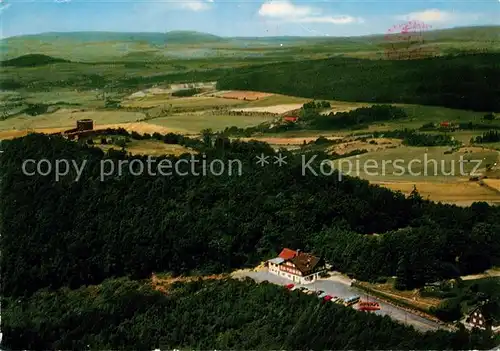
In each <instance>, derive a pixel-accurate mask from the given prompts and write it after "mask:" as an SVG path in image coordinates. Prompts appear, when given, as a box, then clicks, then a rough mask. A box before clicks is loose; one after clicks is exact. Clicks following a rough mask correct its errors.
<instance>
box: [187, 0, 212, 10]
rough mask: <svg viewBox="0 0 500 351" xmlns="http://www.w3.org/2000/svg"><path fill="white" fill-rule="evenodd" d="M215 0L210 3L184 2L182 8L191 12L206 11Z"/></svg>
mask: <svg viewBox="0 0 500 351" xmlns="http://www.w3.org/2000/svg"><path fill="white" fill-rule="evenodd" d="M212 2H213V0H211V1H210V0H208V1H192V0H187V1H183V2H182V3H181V4H180V6H181V7H182V8H184V9H187V10H191V11H205V10H208V9H209V8H210V5H209V3H212Z"/></svg>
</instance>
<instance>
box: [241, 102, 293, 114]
mask: <svg viewBox="0 0 500 351" xmlns="http://www.w3.org/2000/svg"><path fill="white" fill-rule="evenodd" d="M301 107H302V104H285V105H274V106H262V107H243V108H234V109H232V110H231V111H241V112H264V113H276V114H281V113H286V112H289V111H293V110H297V109H299V108H301Z"/></svg>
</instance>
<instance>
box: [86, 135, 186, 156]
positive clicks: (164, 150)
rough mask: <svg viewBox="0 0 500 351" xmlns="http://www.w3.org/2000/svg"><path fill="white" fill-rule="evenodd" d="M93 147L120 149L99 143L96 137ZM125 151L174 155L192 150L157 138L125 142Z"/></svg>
mask: <svg viewBox="0 0 500 351" xmlns="http://www.w3.org/2000/svg"><path fill="white" fill-rule="evenodd" d="M94 146H95V147H98V148H100V149H102V150H103V151H108V150H109V149H111V148H113V149H115V150H120V149H121V147H119V146H116V145H109V144H108V145H103V144H100V143H99V140H98V139H95V143H94ZM125 150H126V151H127V152H130V153H131V154H132V155H151V156H162V155H175V156H179V155H182V154H185V153H193V150H190V149H188V148H185V147H183V146H181V145H174V144H165V143H163V142H161V141H158V140H132V141H131V142H129V143H127V146H126V147H125Z"/></svg>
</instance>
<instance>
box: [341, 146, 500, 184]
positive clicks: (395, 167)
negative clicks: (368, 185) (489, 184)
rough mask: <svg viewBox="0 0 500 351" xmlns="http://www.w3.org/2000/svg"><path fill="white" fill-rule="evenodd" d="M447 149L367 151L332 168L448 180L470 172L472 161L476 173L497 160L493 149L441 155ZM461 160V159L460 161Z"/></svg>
mask: <svg viewBox="0 0 500 351" xmlns="http://www.w3.org/2000/svg"><path fill="white" fill-rule="evenodd" d="M449 150H450V148H449V147H428V148H425V147H407V146H401V147H397V148H389V149H385V150H382V151H374V152H368V153H365V154H363V155H357V156H352V157H348V158H344V159H341V160H336V161H334V162H333V163H334V165H335V167H338V166H339V165H340V166H341V167H342V165H344V168H341V169H342V171H344V172H345V171H350V172H349V174H350V175H354V176H358V177H361V178H364V179H367V180H374V181H382V180H389V179H390V180H394V181H406V180H407V181H417V180H420V181H428V180H429V179H433V180H438V181H450V180H452V179H457V178H461V177H464V176H468V175H470V174H471V172H472V171H473V170H474V168H475V165H476V164H479V168H478V169H477V170H476V173H478V172H482V171H484V169H485V167H486V165H487V164H493V163H495V162H496V160H497V159H498V151H494V150H488V149H484V150H483V149H481V148H462V149H461V150H459V151H457V152H453V153H450V154H445V152H448V151H449ZM462 159H463V161H464V162H461V160H462ZM347 160H349V161H347ZM339 162H342V164H339ZM461 165H462V167H461ZM462 173H463V174H462Z"/></svg>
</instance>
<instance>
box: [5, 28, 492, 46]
mask: <svg viewBox="0 0 500 351" xmlns="http://www.w3.org/2000/svg"><path fill="white" fill-rule="evenodd" d="M385 34H386V33H380V34H374V35H363V36H351V37H330V36H318V37H314V36H273V37H220V36H217V35H213V34H209V33H202V32H196V31H187V30H178V31H170V32H166V33H159V32H142V33H135V32H50V33H40V34H30V35H21V36H14V37H9V38H5V39H2V40H1V41H0V42H4V41H12V40H19V39H26V40H30V39H36V40H39V41H45V42H51V41H55V40H67V41H68V40H69V41H77V42H81V43H88V42H106V41H119V42H136V41H143V42H149V43H151V44H164V43H165V42H170V43H178V44H182V43H209V42H225V41H232V42H235V41H256V42H277V41H280V42H303V41H311V40H312V41H319V42H325V41H356V42H359V41H373V40H375V41H377V40H381V39H383V38H384V36H385ZM424 36H426V37H428V38H429V39H430V40H444V39H452V40H498V41H500V26H475V27H457V28H449V29H439V30H429V31H426V32H424Z"/></svg>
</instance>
